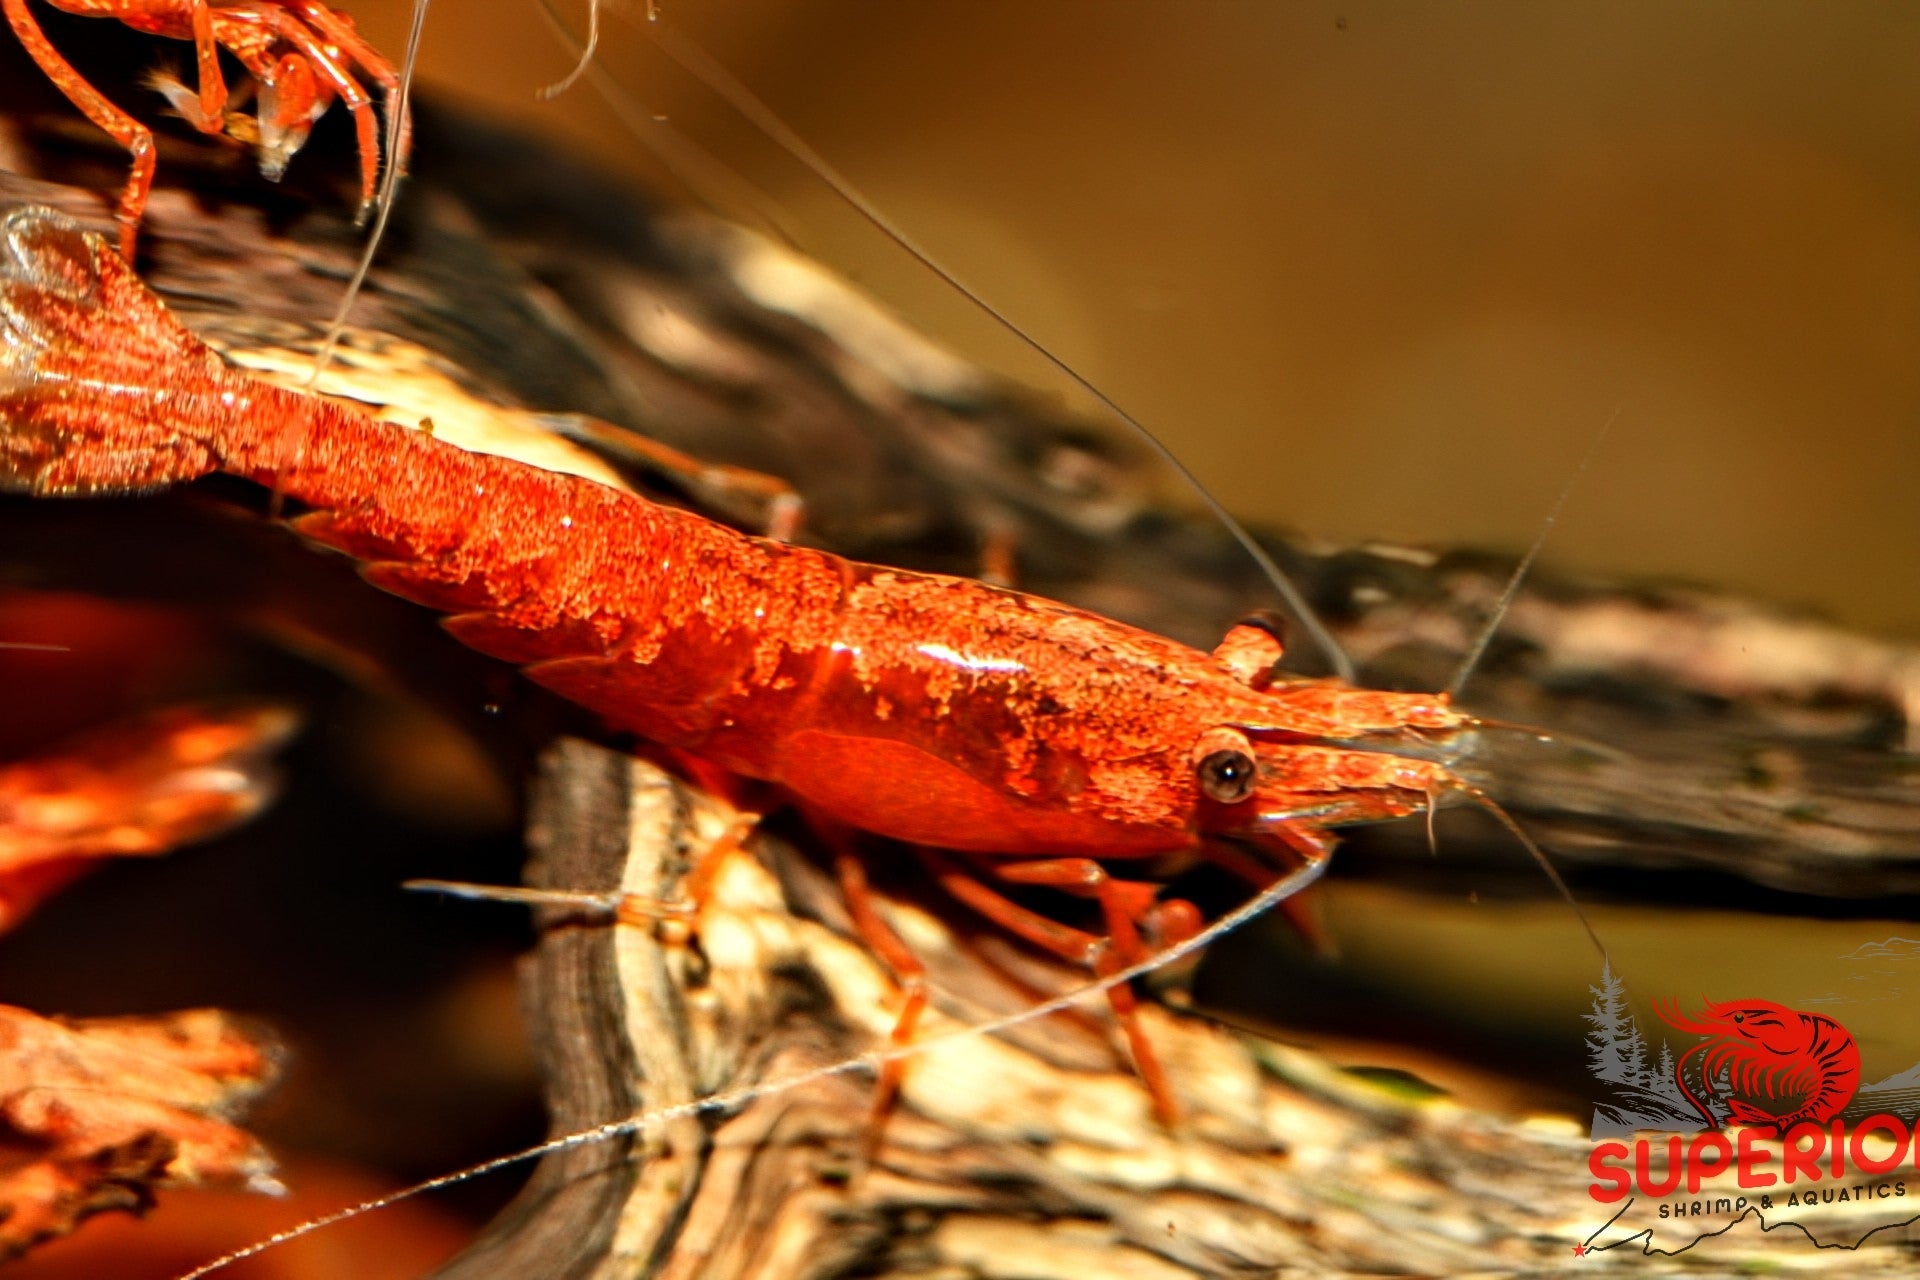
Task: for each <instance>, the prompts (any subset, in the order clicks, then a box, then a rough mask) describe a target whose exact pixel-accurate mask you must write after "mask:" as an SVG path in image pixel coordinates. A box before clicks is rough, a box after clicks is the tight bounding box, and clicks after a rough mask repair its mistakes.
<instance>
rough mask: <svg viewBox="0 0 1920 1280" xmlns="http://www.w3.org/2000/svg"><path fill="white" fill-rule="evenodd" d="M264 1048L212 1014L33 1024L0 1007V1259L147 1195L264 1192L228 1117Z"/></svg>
mask: <svg viewBox="0 0 1920 1280" xmlns="http://www.w3.org/2000/svg"><path fill="white" fill-rule="evenodd" d="M278 1058H279V1054H278V1051H277V1049H276V1048H275V1047H274V1046H273V1045H272V1043H271V1042H270V1041H268V1040H266V1039H265V1038H264V1037H263V1036H262V1035H261V1034H260V1033H259V1031H258V1030H257V1029H256V1028H250V1027H247V1026H244V1025H242V1023H241V1022H240V1020H238V1019H236V1018H233V1017H232V1016H230V1015H228V1014H225V1013H221V1012H220V1011H219V1010H216V1009H191V1010H186V1011H183V1012H179V1013H168V1014H155V1015H150V1016H143V1017H125V1018H78V1019H66V1018H43V1017H41V1016H40V1015H38V1014H35V1013H30V1012H28V1011H27V1010H25V1009H16V1008H13V1007H12V1006H8V1005H0V1262H5V1261H6V1260H7V1259H9V1258H13V1257H15V1256H17V1255H19V1254H21V1253H23V1252H25V1251H26V1250H28V1249H30V1248H32V1247H33V1246H34V1245H35V1244H38V1243H40V1242H42V1241H44V1240H48V1239H51V1238H53V1237H55V1236H60V1235H64V1234H66V1233H67V1232H69V1231H71V1230H73V1229H74V1227H76V1226H77V1225H79V1224H80V1223H81V1222H82V1221H84V1220H85V1219H86V1218H88V1217H91V1216H92V1215H94V1214H96V1213H103V1212H106V1211H107V1210H122V1211H129V1212H134V1213H140V1212H144V1211H145V1210H146V1209H148V1208H150V1207H151V1206H152V1204H153V1196H154V1191H155V1189H156V1188H159V1187H170V1186H171V1187H188V1186H205V1187H232V1188H244V1189H247V1190H252V1191H262V1192H273V1191H276V1190H280V1189H281V1188H280V1185H279V1183H277V1182H276V1181H275V1180H274V1178H273V1168H274V1166H273V1159H272V1157H271V1156H269V1155H268V1154H267V1151H266V1149H265V1148H264V1147H262V1146H261V1145H260V1143H259V1142H258V1141H257V1140H256V1139H254V1137H253V1136H252V1135H251V1134H249V1133H247V1132H246V1131H245V1130H243V1129H240V1128H238V1127H236V1126H235V1125H233V1124H230V1123H228V1121H229V1120H230V1119H231V1118H232V1117H233V1116H234V1115H235V1114H236V1113H238V1112H240V1111H241V1110H243V1109H245V1107H246V1105H247V1104H248V1102H249V1101H251V1100H252V1099H253V1098H254V1097H255V1096H256V1095H257V1094H259V1093H260V1092H261V1091H262V1090H263V1089H265V1088H266V1087H267V1086H268V1085H269V1084H270V1083H271V1082H272V1080H273V1078H274V1076H275V1075H276V1074H277V1073H278V1067H277V1063H278Z"/></svg>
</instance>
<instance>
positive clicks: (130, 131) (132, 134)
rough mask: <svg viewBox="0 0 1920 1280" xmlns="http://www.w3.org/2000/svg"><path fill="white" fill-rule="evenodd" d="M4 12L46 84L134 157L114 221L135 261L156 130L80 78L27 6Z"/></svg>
mask: <svg viewBox="0 0 1920 1280" xmlns="http://www.w3.org/2000/svg"><path fill="white" fill-rule="evenodd" d="M0 7H3V8H4V9H5V10H6V14H7V23H8V25H9V26H11V27H12V28H13V34H14V35H15V36H17V37H19V40H20V44H21V46H22V47H23V48H25V49H26V51H27V56H29V57H31V58H32V59H33V60H34V62H36V63H38V64H39V67H40V69H41V70H42V71H44V72H46V74H47V79H49V80H51V81H53V83H54V85H55V86H56V87H58V88H59V90H60V92H62V93H64V94H66V95H67V97H68V99H69V100H70V101H72V103H73V105H74V106H76V107H79V108H80V111H81V113H82V114H84V115H85V116H86V117H87V119H89V120H91V121H93V123H94V124H96V125H98V126H99V127H100V128H101V129H102V130H104V131H105V132H106V134H107V135H108V136H109V137H111V138H112V139H113V140H114V141H115V142H117V143H119V144H120V145H121V146H123V147H125V148H126V149H127V154H128V155H129V156H130V157H132V161H133V165H132V169H131V171H130V172H129V173H128V174H127V185H126V186H125V187H124V188H122V190H121V192H120V203H119V204H118V206H117V207H116V208H115V210H114V218H115V220H117V221H118V222H119V224H120V253H121V255H122V256H123V257H125V258H126V259H128V260H129V261H131V260H132V259H133V251H134V245H135V237H136V236H137V234H138V228H139V226H140V217H141V215H142V214H143V213H144V212H145V211H146V207H147V192H148V191H149V190H151V189H152V187H153V164H154V154H153V130H151V129H149V128H147V126H145V125H143V124H141V123H140V122H139V121H138V120H135V119H134V118H133V117H132V116H130V115H128V114H127V113H126V112H124V111H122V110H121V109H120V108H118V107H116V106H114V105H113V104H112V103H111V102H108V101H107V100H106V98H105V97H104V96H103V95H102V94H101V93H100V91H99V90H98V89H95V88H94V87H93V86H92V85H90V84H88V83H87V82H86V81H85V80H83V79H82V78H81V76H80V73H79V72H78V71H76V70H75V69H74V66H73V64H72V63H71V62H68V61H67V60H66V59H65V58H63V57H61V56H60V51H59V50H57V49H55V48H54V47H53V43H52V41H50V40H48V39H47V36H46V33H45V32H43V31H42V30H41V29H40V24H39V22H38V21H36V20H35V19H34V16H33V13H32V12H31V11H30V10H29V9H28V8H27V0H0Z"/></svg>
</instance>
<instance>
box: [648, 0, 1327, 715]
mask: <svg viewBox="0 0 1920 1280" xmlns="http://www.w3.org/2000/svg"><path fill="white" fill-rule="evenodd" d="M647 30H648V32H649V34H651V36H652V37H653V40H654V42H655V43H656V44H658V45H659V46H660V48H661V49H662V50H664V51H665V52H666V54H667V56H668V57H670V58H672V59H673V60H674V61H675V62H677V63H679V64H680V65H681V67H683V68H684V69H685V70H686V71H687V73H688V74H690V75H692V76H693V77H694V78H695V79H697V80H699V81H700V82H701V83H703V84H704V85H706V86H707V88H709V89H711V90H712V91H713V92H714V93H716V94H718V95H719V96H720V97H721V98H722V99H724V100H725V101H726V102H727V104H728V105H729V106H731V107H732V108H733V109H734V110H736V111H738V112H739V113H740V114H741V115H742V116H744V117H745V118H746V119H747V120H749V121H750V122H752V123H753V125H754V126H755V127H757V128H758V129H759V130H760V131H761V132H762V133H764V134H765V135H766V136H767V137H768V138H769V139H771V140H772V141H773V142H774V143H775V145H777V146H779V147H780V148H781V149H782V150H783V151H785V152H786V153H787V154H788V155H790V156H792V157H793V158H794V159H796V160H798V161H799V162H800V163H801V164H804V165H806V166H807V167H808V168H809V169H811V170H813V172H814V173H815V174H817V175H818V176H819V178H820V179H821V181H823V182H825V183H826V184H827V185H828V186H829V187H831V188H832V189H833V191H834V193H835V194H837V195H838V196H839V197H840V198H841V199H842V200H845V201H846V202H847V203H848V204H849V205H850V206H852V207H853V209H854V210H855V211H856V212H857V213H859V215H860V216H861V217H862V218H864V219H866V220H867V222H869V223H870V224H872V225H873V226H874V227H875V228H877V229H878V230H879V231H881V232H882V233H884V234H885V235H887V236H888V237H890V238H891V239H892V240H894V242H895V243H897V244H899V246H900V247H901V248H903V249H905V250H906V251H907V252H908V253H910V254H912V255H913V256H914V257H915V258H916V259H918V260H919V261H920V262H921V264H922V265H924V266H925V267H926V268H927V269H928V270H929V271H931V272H933V273H934V274H935V275H936V276H938V277H939V278H940V279H941V280H943V281H945V282H946V284H947V285H948V286H950V287H951V288H953V289H954V290H956V291H957V292H958V293H959V294H960V295H961V296H962V297H964V298H966V299H967V300H968V301H969V302H971V303H973V304H974V305H975V306H976V307H979V308H980V310H981V311H983V312H984V313H986V314H987V315H988V316H991V317H992V318H993V320H994V322H995V323H997V324H999V325H1000V326H1001V327H1002V328H1004V329H1005V330H1006V331H1007V332H1008V333H1010V334H1012V335H1013V337H1015V338H1016V339H1018V340H1019V341H1020V342H1021V343H1022V344H1023V345H1024V346H1026V347H1027V348H1028V349H1029V350H1030V351H1032V352H1033V353H1034V354H1035V355H1037V356H1039V357H1040V358H1041V359H1042V360H1045V361H1046V362H1047V363H1048V364H1049V365H1051V366H1053V368H1055V369H1057V370H1059V372H1060V373H1062V374H1063V375H1065V376H1066V377H1067V378H1069V379H1071V380H1072V382H1073V383H1074V385H1075V386H1077V387H1079V388H1080V389H1081V390H1082V391H1084V392H1086V393H1087V394H1088V395H1089V396H1091V397H1093V399H1094V401H1095V402H1096V403H1098V404H1099V405H1100V406H1101V407H1102V408H1103V409H1105V410H1106V411H1107V412H1108V413H1110V414H1112V415H1113V417H1114V418H1115V419H1116V420H1118V421H1120V422H1122V423H1125V424H1126V426H1127V427H1128V428H1129V429H1131V430H1132V431H1134V432H1135V433H1137V434H1138V435H1139V436H1140V438H1141V439H1143V440H1145V441H1146V442H1147V444H1148V445H1149V446H1151V447H1152V449H1153V451H1154V452H1155V453H1156V454H1158V455H1159V456H1160V458H1161V460H1162V461H1163V462H1165V463H1166V464H1167V465H1168V466H1169V467H1171V468H1173V470H1174V472H1175V473H1176V474H1177V475H1179V476H1180V478H1181V479H1182V480H1183V481H1185V482H1186V483H1187V484H1188V485H1190V486H1191V487H1192V488H1193V491H1194V492H1195V493H1197V494H1198V495H1199V496H1200V500H1201V501H1202V502H1204V503H1205V504H1206V506H1207V509H1208V510H1209V511H1211V512H1212V513H1213V515H1214V516H1215V517H1217V518H1218V519H1219V520H1220V522H1221V523H1222V524H1223V525H1225V526H1226V528H1227V530H1228V531H1229V532H1230V533H1231V534H1232V535H1233V537H1234V540H1235V541H1236V542H1238V543H1239V544H1240V545H1241V547H1243V548H1244V549H1245V550H1246V553H1247V554H1248V555H1249V556H1251V557H1252V558H1253V562H1254V563H1255V564H1256V565H1258V566H1259V567H1260V572H1261V573H1262V574H1263V575H1265V577H1266V578H1267V580H1268V581H1269V582H1271V583H1272V584H1273V588H1274V590H1275V592H1277V593H1278V594H1279V596H1280V598H1281V600H1282V601H1283V602H1285V604H1286V606H1287V608H1288V610H1289V611H1291V612H1292V613H1293V615H1294V616H1295V617H1296V618H1298V619H1299V620H1300V625H1301V627H1302V628H1303V629H1304V630H1305V631H1306V633H1307V634H1308V635H1309V636H1311V637H1312V639H1313V643H1314V645H1315V647H1316V648H1318V649H1319V650H1320V651H1321V652H1322V653H1324V654H1325V655H1326V657H1327V662H1328V664H1329V665H1330V666H1332V668H1333V670H1334V673H1335V674H1336V675H1338V676H1339V677H1340V678H1341V679H1342V680H1344V681H1346V682H1347V683H1348V684H1352V683H1353V682H1354V678H1355V671H1354V666H1353V660H1352V659H1351V658H1349V657H1348V656H1347V654H1346V651H1345V650H1343V649H1342V648H1341V647H1340V645H1339V643H1338V642H1337V641H1336V640H1335V639H1334V638H1333V633H1332V632H1330V631H1329V630H1328V629H1327V627H1326V624H1325V623H1323V622H1321V620H1320V617H1319V615H1318V614H1317V613H1315V612H1314V610H1313V607H1312V606H1311V605H1309V604H1308V603H1307V600H1306V597H1305V596H1304V595H1303V594H1302V593H1301V592H1300V590H1299V588H1297V587H1296V586H1294V584H1293V582H1292V580H1291V579H1289V578H1288V577H1287V575H1286V574H1285V573H1284V572H1282V571H1281V568H1280V566H1279V565H1277V564H1275V563H1274V561H1273V557H1272V556H1270V555H1268V554H1267V552H1266V549H1265V548H1264V547H1262V546H1261V545H1260V544H1259V543H1258V542H1257V541H1255V539H1254V537H1253V535H1252V534H1251V533H1248V532H1247V530H1246V527H1245V526H1243V525H1242V524H1241V523H1240V522H1239V521H1238V520H1236V519H1234V517H1233V515H1232V514H1231V513H1230V512H1228V510H1227V509H1226V507H1225V506H1224V505H1223V504H1222V503H1221V502H1220V500H1219V499H1218V498H1216V497H1214V496H1213V494H1212V493H1211V492H1209V491H1208V490H1207V488H1206V486H1205V485H1203V484H1201V483H1200V480H1199V477H1197V476H1195V475H1194V474H1193V471H1192V470H1191V469H1190V468H1189V467H1188V466H1187V465H1186V463H1184V462H1182V461H1181V460H1180V459H1179V458H1178V457H1177V456H1176V455H1175V454H1174V452H1173V450H1172V449H1170V448H1168V447H1167V445H1166V444H1165V443H1163V442H1162V441H1161V440H1160V438H1159V437H1158V436H1156V435H1154V434H1153V432H1151V431H1149V430H1148V429H1147V428H1146V426H1145V425H1144V424H1142V423H1141V422H1140V421H1139V420H1138V419H1136V418H1135V417H1134V416H1133V415H1132V414H1130V413H1128V412H1127V411H1126V410H1125V409H1122V408H1121V407H1120V406H1119V404H1118V403H1116V402H1115V401H1114V399H1113V397H1111V396H1109V395H1108V394H1107V393H1106V392H1104V391H1102V390H1101V389H1100V388H1099V387H1097V386H1095V385H1094V384H1093V383H1092V382H1091V381H1089V380H1088V379H1087V378H1086V376H1085V375H1083V374H1081V373H1080V372H1079V371H1078V370H1077V369H1075V368H1074V367H1073V366H1072V365H1070V364H1068V363H1067V362H1066V361H1065V360H1063V359H1061V358H1060V357H1059V356H1057V355H1055V354H1054V353H1053V352H1052V351H1050V350H1049V349H1048V348H1047V347H1046V346H1045V345H1044V344H1042V343H1041V342H1040V341H1039V340H1038V339H1036V338H1034V337H1033V336H1032V335H1031V334H1029V333H1028V332H1027V331H1026V330H1025V329H1023V328H1021V327H1020V326H1019V324H1017V323H1015V321H1014V320H1013V318H1012V317H1011V316H1009V315H1008V314H1007V313H1006V312H1004V311H1002V310H1001V309H1000V308H999V307H997V306H995V305H994V304H993V303H992V302H989V301H988V300H987V299H986V298H985V297H983V296H982V295H981V294H979V293H978V292H976V291H975V290H974V289H973V288H972V287H970V286H969V285H968V284H967V283H966V282H965V281H963V280H961V279H960V278H959V277H958V276H956V275H954V273H953V272H951V271H949V270H948V269H947V268H946V267H944V266H942V265H941V264H940V262H939V261H938V260H936V259H935V258H934V257H933V255H932V254H931V253H929V252H928V251H927V250H926V249H925V248H923V247H922V246H921V245H920V243H919V242H918V241H916V240H915V239H914V238H913V237H912V236H910V235H908V234H907V233H906V231H905V230H903V229H902V228H901V227H900V226H899V224H897V223H895V222H894V220H893V219H892V218H889V217H888V216H887V215H886V214H885V213H883V212H881V210H880V209H879V207H878V206H877V205H875V204H874V203H873V202H872V201H870V200H868V199H867V198H866V196H864V195H862V194H861V192H860V190H859V188H857V187H855V186H854V185H853V183H852V182H850V181H849V180H848V179H847V178H846V177H845V175H843V174H842V173H841V172H840V171H839V170H838V169H836V168H834V167H833V165H831V164H830V163H828V161H827V159H826V157H825V156H822V155H821V154H820V153H819V152H817V151H815V150H814V149H813V148H812V147H811V146H809V145H808V144H807V142H806V140H805V139H803V138H801V137H800V135H799V134H797V133H795V132H794V131H793V130H792V129H791V128H790V127H788V125H787V123H786V122H785V121H784V120H782V119H781V118H780V117H779V116H778V115H777V114H775V112H774V110H773V109H772V108H771V107H769V106H767V104H766V103H764V102H762V101H761V100H760V99H759V98H758V97H757V96H756V95H755V94H754V93H753V91H752V90H750V89H748V88H747V87H746V86H745V85H744V84H741V83H740V82H739V81H738V80H736V79H735V78H734V77H733V75H732V74H731V73H730V72H728V71H727V69H726V68H725V67H722V66H721V65H720V64H719V63H718V62H717V61H715V60H714V59H713V57H712V56H711V55H709V54H708V53H707V52H706V50H704V49H702V48H701V47H700V46H699V45H698V44H696V43H694V41H693V40H692V39H691V38H690V37H687V36H685V35H682V34H680V33H679V32H678V31H676V30H675V29H674V28H672V27H670V26H669V25H667V23H666V22H664V21H661V20H660V19H659V18H658V15H655V17H654V20H653V21H650V22H649V23H648V24H647Z"/></svg>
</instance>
